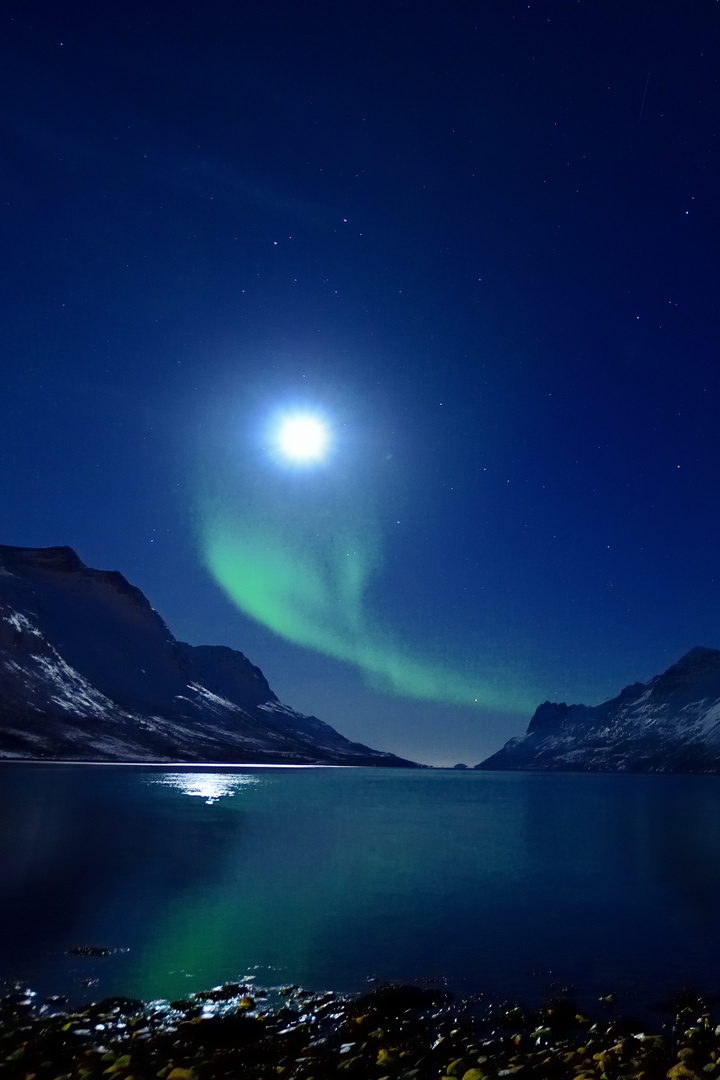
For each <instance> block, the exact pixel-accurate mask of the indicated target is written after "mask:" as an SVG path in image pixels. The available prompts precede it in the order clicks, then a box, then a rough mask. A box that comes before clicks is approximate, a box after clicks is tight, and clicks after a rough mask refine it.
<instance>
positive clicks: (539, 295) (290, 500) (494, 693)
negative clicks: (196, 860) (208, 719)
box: [0, 0, 720, 765]
mask: <svg viewBox="0 0 720 1080" xmlns="http://www.w3.org/2000/svg"><path fill="white" fill-rule="evenodd" d="M0 29H1V33H0V84H1V86H2V94H1V95H0V121H1V125H2V158H1V168H0V205H1V206H2V218H1V221H2V235H1V241H0V242H1V249H0V250H1V257H2V263H1V265H2V338H1V342H2V353H1V356H2V359H1V361H0V363H1V365H2V383H1V386H2V392H1V393H0V433H1V441H0V446H1V447H2V458H1V461H2V467H1V469H0V484H1V488H0V507H2V529H1V530H0V542H2V543H6V544H19V545H30V546H48V545H55V544H69V545H71V546H72V547H73V548H75V550H76V551H77V552H78V554H79V555H80V557H81V558H82V559H83V560H84V561H85V562H86V563H87V564H88V565H90V566H94V567H98V568H101V569H117V570H120V571H121V572H122V573H123V574H125V576H126V577H127V578H128V579H129V580H130V581H131V582H133V583H134V584H136V585H138V586H139V587H140V588H141V589H142V590H143V591H144V593H145V594H146V595H147V597H148V599H149V600H150V602H151V603H152V605H153V606H154V607H155V608H157V610H158V611H159V612H160V613H161V615H162V616H163V618H164V619H165V621H166V622H167V624H168V626H169V627H170V629H171V631H172V632H173V633H174V634H175V636H176V637H178V638H180V639H181V640H186V641H189V642H190V643H192V644H225V645H231V646H233V647H234V648H238V649H240V650H242V651H243V652H244V653H245V654H246V655H247V656H249V658H250V659H251V660H252V661H253V662H254V663H256V664H258V665H259V666H260V667H261V668H262V670H263V672H264V673H265V675H266V676H267V678H268V680H269V682H270V685H271V686H272V687H273V689H274V690H275V691H276V693H277V694H278V696H279V697H280V698H281V700H283V701H285V702H286V703H287V704H289V705H291V706H293V707H294V708H296V709H299V710H300V711H303V712H312V713H315V714H317V715H319V716H320V717H321V718H322V719H324V720H327V721H328V722H329V723H331V724H332V725H333V726H335V727H336V728H337V729H338V730H339V731H341V732H342V733H343V734H345V735H347V736H349V737H350V738H353V739H359V740H361V741H364V742H367V743H369V744H370V745H372V746H375V747H377V748H379V749H386V750H391V751H394V752H396V753H399V754H402V755H404V756H409V757H411V758H414V759H415V760H419V761H423V762H427V763H433V764H450V765H451V764H454V763H455V762H457V761H466V762H467V763H468V764H475V763H476V762H477V761H479V760H481V759H482V758H483V757H485V756H487V755H488V754H490V753H492V752H493V751H494V750H496V749H497V748H498V747H499V746H500V745H501V744H502V742H504V740H505V739H506V738H509V737H510V736H511V735H515V734H519V733H520V732H521V731H523V730H524V729H525V726H526V725H527V722H528V719H529V717H530V716H531V714H532V712H533V711H534V709H535V707H536V706H537V705H538V704H539V703H540V702H542V701H543V700H545V699H546V698H549V699H551V700H565V701H568V702H571V701H582V702H584V703H586V704H596V703H598V702H599V701H601V700H604V699H606V698H608V697H611V696H614V695H615V694H616V693H618V692H619V690H620V689H621V688H622V687H623V686H624V685H626V684H627V683H630V682H634V681H635V680H638V679H640V680H643V681H644V680H646V679H648V678H649V677H651V676H652V675H654V674H657V673H658V672H660V671H662V670H664V668H666V667H667V666H669V665H670V664H671V663H673V662H674V661H675V660H677V659H678V658H679V657H680V656H681V655H682V653H683V652H685V651H687V650H688V649H689V648H691V647H692V646H694V645H706V646H711V647H720V607H719V601H720V565H719V564H718V554H719V549H720V510H719V508H718V489H719V483H718V481H719V477H720V472H719V466H720V425H719V424H718V412H719V409H718V397H719V391H720V364H719V362H718V361H719V359H720V352H719V350H718V344H719V334H718V329H719V327H718V321H719V317H720V302H719V295H718V294H719V285H720V274H719V272H718V271H719V266H718V264H719V259H720V254H719V253H720V243H719V242H720V229H719V226H720V85H719V74H720V55H719V53H720V4H718V3H717V0H693V2H692V3H687V2H681V0H674V2H663V0H633V2H629V0H566V2H554V3H541V2H530V3H527V2H522V3H521V2H516V0H476V2H475V3H462V2H453V0H449V2H443V3H440V2H437V0H427V2H425V3H422V4H418V3H410V2H406V3H401V2H397V0H395V2H394V0H383V2H382V3H380V2H378V0H363V2H362V3H360V2H353V0H349V2H343V3H323V2H314V0H307V2H304V3H292V2H281V0H262V2H260V0H257V2H252V3H251V2H240V0H206V2H204V3H189V2H177V3H173V4H168V3H161V2H157V3H139V2H132V0H128V2H123V3H120V2H117V0H108V2H106V3H102V4H98V3H89V2H88V3H83V2H77V3H63V2H62V0H53V2H52V3H50V2H46V3H39V2H33V0H26V2H23V3H22V4H20V3H17V4H12V3H7V4H5V5H3V11H2V14H1V15H0ZM296 415H302V416H308V415H309V416H312V417H314V418H315V419H316V420H317V421H318V422H320V423H321V424H323V425H324V430H325V432H326V434H327V437H328V442H327V446H326V449H325V453H324V454H322V455H321V456H320V457H319V458H318V459H317V460H313V461H305V462H297V461H292V460H288V459H287V458H286V457H284V456H283V454H282V452H281V448H280V446H279V443H278V439H279V431H280V430H281V425H282V423H283V421H284V419H286V418H287V417H292V416H296Z"/></svg>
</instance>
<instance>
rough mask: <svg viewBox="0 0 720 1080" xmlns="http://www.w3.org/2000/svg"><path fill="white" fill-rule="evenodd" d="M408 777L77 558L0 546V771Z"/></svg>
mask: <svg viewBox="0 0 720 1080" xmlns="http://www.w3.org/2000/svg"><path fill="white" fill-rule="evenodd" d="M2 757H5V758H8V757H12V758H43V759H64V760H78V761H178V762H179V761H188V762H190V761H195V762H200V761H217V762H221V761H222V762H239V763H246V764H250V763H278V764H310V763H319V764H342V765H394V766H401V765H410V764H412V763H411V762H407V761H404V760H403V759H402V758H397V757H395V756H394V755H393V754H386V753H382V752H381V751H377V750H371V749H370V748H368V747H366V746H362V745H361V744H360V743H351V742H349V741H348V740H347V739H345V738H344V737H343V736H342V735H340V734H339V733H338V732H337V731H335V730H334V729H333V728H331V727H330V726H329V724H325V723H323V721H322V720H318V719H317V718H316V717H314V716H303V715H301V714H300V713H296V712H294V711H293V710H292V709H290V708H288V707H287V706H286V705H282V704H281V703H280V702H279V701H278V700H277V698H276V696H275V694H274V693H273V692H272V690H271V689H270V687H269V686H268V684H267V681H266V680H265V677H264V676H263V674H262V672H261V671H260V670H259V669H258V668H256V667H254V666H253V665H252V664H251V663H250V661H249V660H248V659H247V658H246V657H245V656H243V654H242V653H240V652H236V651H235V650H233V649H229V648H226V647H224V646H215V645H201V646H192V645H187V644H185V643H184V642H181V641H177V640H176V639H175V638H174V637H173V635H172V634H171V633H170V631H169V630H168V628H167V626H166V625H165V623H164V622H163V620H162V619H161V618H160V616H159V615H158V613H157V612H156V611H155V610H154V609H153V608H152V607H151V606H150V604H149V603H148V601H147V599H146V598H145V596H144V595H143V594H142V593H141V592H140V590H139V589H137V588H135V587H134V586H133V585H130V584H129V582H128V581H126V579H125V578H124V577H123V576H122V574H120V573H118V572H117V571H104V570H92V569H90V568H89V567H87V566H85V564H84V563H83V562H81V560H80V559H79V558H78V556H77V555H76V554H75V552H74V551H73V550H72V548H68V547H52V548H18V547H7V546H3V545H0V758H2Z"/></svg>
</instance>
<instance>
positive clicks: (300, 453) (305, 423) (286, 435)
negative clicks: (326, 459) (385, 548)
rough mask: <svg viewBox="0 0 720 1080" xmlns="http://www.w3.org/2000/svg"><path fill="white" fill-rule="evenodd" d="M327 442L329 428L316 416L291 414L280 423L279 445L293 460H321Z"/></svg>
mask: <svg viewBox="0 0 720 1080" xmlns="http://www.w3.org/2000/svg"><path fill="white" fill-rule="evenodd" d="M327 443H328V432H327V428H326V427H325V425H324V424H323V423H321V421H320V420H317V419H316V418H315V417H314V416H289V417H287V418H286V419H285V420H283V421H282V423H281V425H280V430H279V432H278V445H279V447H280V451H281V453H282V454H284V456H285V457H287V458H290V460H291V461H297V462H312V461H319V460H320V458H321V457H322V456H323V454H324V453H325V449H326V447H327Z"/></svg>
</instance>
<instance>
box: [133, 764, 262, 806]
mask: <svg viewBox="0 0 720 1080" xmlns="http://www.w3.org/2000/svg"><path fill="white" fill-rule="evenodd" d="M148 783H149V784H162V785H163V786H164V787H170V788H175V790H176V791H180V792H182V794H183V795H195V796H196V797H197V798H200V799H204V800H205V802H206V803H207V804H208V806H210V805H212V803H215V802H217V801H218V799H223V798H225V797H226V796H228V795H234V794H235V792H236V791H240V789H241V788H244V787H248V786H253V785H256V784H259V783H260V780H259V778H258V777H257V776H251V775H250V774H249V773H210V772H207V773H187V772H179V773H166V774H165V775H164V776H159V777H153V778H152V779H150V780H148Z"/></svg>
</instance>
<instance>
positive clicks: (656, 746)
mask: <svg viewBox="0 0 720 1080" xmlns="http://www.w3.org/2000/svg"><path fill="white" fill-rule="evenodd" d="M476 768H482V769H571V770H589V771H590V770H594V771H598V770H619V771H624V772H720V650H718V649H709V648H706V647H703V646H696V647H695V648H693V649H690V651H689V652H687V653H685V654H684V655H683V656H681V657H680V659H679V660H678V661H677V662H676V663H675V664H672V666H671V667H669V668H668V669H667V671H664V672H663V673H662V674H661V675H656V676H655V677H654V678H653V679H651V680H650V682H649V683H641V682H635V683H631V684H630V685H629V686H626V687H625V688H624V689H623V690H622V691H621V692H620V693H619V694H618V696H617V697H615V698H612V699H611V700H609V701H604V702H603V703H602V704H601V705H595V706H589V705H566V704H565V702H552V701H545V702H543V704H542V705H539V706H538V708H537V709H536V710H535V714H534V715H533V717H532V719H531V720H530V723H529V725H528V729H527V732H526V733H525V735H521V736H519V737H518V738H515V739H511V740H510V741H509V742H508V743H506V744H505V746H504V747H503V748H502V749H501V750H499V751H498V752H497V753H496V754H493V755H492V757H489V758H487V760H485V761H483V762H481V763H480V765H477V766H476Z"/></svg>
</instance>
